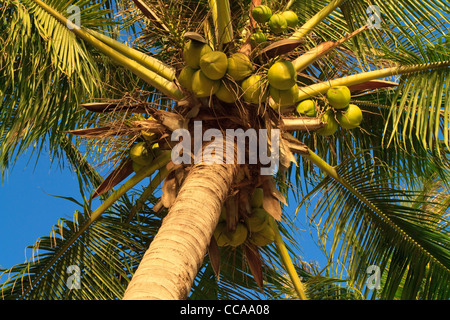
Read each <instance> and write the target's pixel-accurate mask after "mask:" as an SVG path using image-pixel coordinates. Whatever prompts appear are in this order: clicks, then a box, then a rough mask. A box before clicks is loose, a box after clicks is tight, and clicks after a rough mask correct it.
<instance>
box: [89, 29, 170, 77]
mask: <svg viewBox="0 0 450 320" xmlns="http://www.w3.org/2000/svg"><path fill="white" fill-rule="evenodd" d="M86 31H87V32H88V33H90V34H91V35H93V36H94V37H96V38H97V39H99V40H101V41H103V42H104V43H105V44H107V45H108V46H110V47H111V48H113V49H116V50H117V51H120V52H121V53H123V54H124V55H126V56H128V57H129V58H131V59H133V60H135V61H137V62H139V63H140V64H142V65H143V66H144V67H146V68H148V69H150V70H151V71H153V72H156V73H157V74H159V75H160V76H162V77H164V78H166V79H167V80H169V81H172V80H174V79H175V69H174V68H172V67H170V66H168V65H166V64H165V63H163V62H161V61H160V60H158V59H155V58H153V57H151V56H149V55H146V54H145V53H143V52H140V51H138V50H136V49H133V48H130V47H129V46H127V45H125V44H123V43H121V42H119V41H116V40H114V39H112V38H110V37H108V36H105V35H104V34H101V33H99V32H96V31H94V30H89V29H87V30H86Z"/></svg>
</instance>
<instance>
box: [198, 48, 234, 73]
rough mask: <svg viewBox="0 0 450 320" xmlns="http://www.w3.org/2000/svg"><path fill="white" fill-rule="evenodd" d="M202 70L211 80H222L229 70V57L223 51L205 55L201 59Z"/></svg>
mask: <svg viewBox="0 0 450 320" xmlns="http://www.w3.org/2000/svg"><path fill="white" fill-rule="evenodd" d="M200 69H201V70H202V71H203V73H204V74H205V76H207V77H208V78H210V79H211V80H219V79H222V78H223V77H224V76H225V74H226V73H227V69H228V58H227V55H226V54H225V53H223V52H221V51H212V52H208V53H205V54H204V55H202V57H201V58H200Z"/></svg>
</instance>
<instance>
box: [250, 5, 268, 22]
mask: <svg viewBox="0 0 450 320" xmlns="http://www.w3.org/2000/svg"><path fill="white" fill-rule="evenodd" d="M271 16H272V10H271V9H270V8H269V7H268V6H265V5H258V6H256V7H254V8H253V10H252V17H253V19H255V21H256V22H258V23H265V22H267V21H269V19H270V17H271Z"/></svg>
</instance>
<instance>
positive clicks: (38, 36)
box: [0, 0, 114, 175]
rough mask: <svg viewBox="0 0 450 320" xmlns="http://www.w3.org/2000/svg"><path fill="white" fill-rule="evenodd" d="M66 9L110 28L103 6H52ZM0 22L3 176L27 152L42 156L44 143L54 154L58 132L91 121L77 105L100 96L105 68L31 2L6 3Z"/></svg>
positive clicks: (98, 4) (87, 21) (64, 4)
mask: <svg viewBox="0 0 450 320" xmlns="http://www.w3.org/2000/svg"><path fill="white" fill-rule="evenodd" d="M70 4H76V5H79V6H80V10H81V11H82V12H83V13H85V15H84V16H83V18H82V22H83V23H85V24H86V25H90V26H94V25H95V26H100V25H101V26H105V27H108V26H110V25H112V24H113V23H114V22H113V21H112V20H111V18H110V16H109V15H110V13H109V11H107V10H104V9H102V7H103V6H104V5H105V4H106V1H98V2H95V3H93V4H91V5H88V4H87V3H86V2H85V1H84V2H81V1H79V2H73V1H69V2H65V3H61V2H58V3H55V6H56V7H57V8H58V9H59V10H61V11H62V12H65V10H66V9H67V7H68V6H69V5H70ZM66 14H67V13H66ZM0 20H1V21H2V23H1V26H0V30H1V32H0V34H1V35H0V41H1V42H2V43H3V46H2V49H1V54H0V57H1V58H0V79H1V80H0V83H1V85H0V93H1V96H2V102H1V106H2V108H1V109H0V148H1V159H0V162H1V167H2V174H3V175H4V174H5V173H6V171H7V167H8V165H10V164H11V163H13V162H14V159H15V157H17V156H19V155H20V154H22V153H23V152H24V150H26V149H27V148H28V147H30V146H33V148H34V149H35V150H36V151H37V152H38V153H40V151H41V150H42V149H43V147H44V145H45V143H48V144H49V148H50V150H51V152H52V153H53V150H57V149H58V146H59V142H60V139H59V136H60V132H63V131H65V130H70V129H74V128H75V127H77V125H80V124H86V123H89V122H95V121H94V119H93V118H92V117H91V115H89V114H88V113H86V112H80V110H77V106H78V103H80V102H81V101H83V100H85V99H89V98H92V97H98V96H101V95H102V92H103V91H104V88H105V86H104V85H102V82H103V81H108V78H109V76H108V72H107V71H106V70H108V68H109V66H108V64H101V63H98V58H97V57H96V56H95V54H93V53H92V52H90V49H88V48H87V47H86V46H85V44H83V43H81V42H79V41H78V40H77V39H76V38H75V37H74V35H73V34H72V33H71V32H70V31H69V30H68V29H67V28H66V26H63V25H61V24H60V23H57V22H56V21H55V20H54V19H53V18H52V17H51V16H49V15H48V14H47V13H46V12H44V11H43V10H42V9H40V8H39V7H38V6H36V4H35V3H34V2H33V1H12V0H11V1H10V0H8V1H4V2H3V3H2V5H1V7H0ZM102 62H103V61H102ZM113 69H114V68H113Z"/></svg>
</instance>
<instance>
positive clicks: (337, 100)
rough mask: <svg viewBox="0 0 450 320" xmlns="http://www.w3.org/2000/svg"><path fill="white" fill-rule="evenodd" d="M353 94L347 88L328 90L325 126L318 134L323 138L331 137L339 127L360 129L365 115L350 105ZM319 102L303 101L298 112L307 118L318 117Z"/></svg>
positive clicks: (325, 106)
mask: <svg viewBox="0 0 450 320" xmlns="http://www.w3.org/2000/svg"><path fill="white" fill-rule="evenodd" d="M350 100H351V92H350V89H349V88H348V87H346V86H334V87H331V88H330V89H328V91H327V93H326V103H325V105H324V106H323V108H322V109H323V112H322V113H321V116H320V117H321V120H322V121H323V122H325V123H326V124H325V126H324V127H323V128H321V129H319V130H317V133H318V134H320V135H322V136H330V135H332V134H334V133H335V132H336V130H337V129H338V127H339V126H341V127H342V128H344V129H348V130H350V129H354V128H356V127H358V126H359V125H360V124H361V122H362V120H363V114H362V111H361V109H360V108H359V107H358V106H357V105H355V104H351V103H350ZM320 109H321V108H320V106H319V103H318V101H314V100H312V99H307V100H303V101H301V102H300V103H298V105H297V108H296V110H297V112H298V113H299V114H300V115H305V116H307V117H316V116H317V114H318V111H319V110H320Z"/></svg>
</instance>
